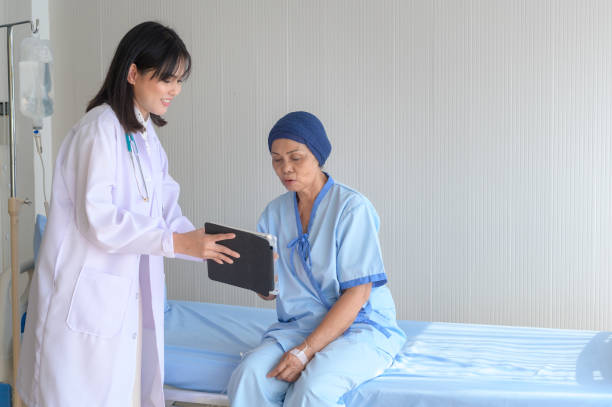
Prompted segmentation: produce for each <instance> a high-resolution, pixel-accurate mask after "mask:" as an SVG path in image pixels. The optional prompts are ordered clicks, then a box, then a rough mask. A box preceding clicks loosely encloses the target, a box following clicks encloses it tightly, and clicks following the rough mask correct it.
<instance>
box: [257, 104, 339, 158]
mask: <svg viewBox="0 0 612 407" xmlns="http://www.w3.org/2000/svg"><path fill="white" fill-rule="evenodd" d="M279 138H286V139H290V140H293V141H297V142H298V143H301V144H305V145H306V147H308V149H309V150H310V151H311V152H312V154H313V155H314V156H315V158H316V159H317V161H318V162H319V165H321V166H322V165H323V164H324V163H325V161H326V160H327V157H329V153H331V144H330V142H329V139H328V138H327V134H326V133H325V128H324V127H323V124H322V123H321V121H320V120H319V119H317V117H316V116H315V115H313V114H311V113H308V112H291V113H288V114H286V115H285V116H283V117H282V118H281V119H280V120H279V121H277V122H276V124H275V125H274V127H272V130H270V135H269V136H268V149H269V150H270V151H272V143H273V142H274V140H276V139H279Z"/></svg>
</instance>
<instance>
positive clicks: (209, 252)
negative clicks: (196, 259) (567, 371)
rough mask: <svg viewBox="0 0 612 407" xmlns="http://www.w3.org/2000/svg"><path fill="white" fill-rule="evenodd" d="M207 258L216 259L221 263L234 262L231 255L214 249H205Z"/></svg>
mask: <svg viewBox="0 0 612 407" xmlns="http://www.w3.org/2000/svg"><path fill="white" fill-rule="evenodd" d="M203 257H204V258H205V259H211V260H214V261H216V262H217V263H219V264H223V262H225V263H229V264H232V263H234V260H232V258H231V257H228V256H226V255H225V254H223V253H221V252H218V251H215V250H213V249H205V250H204V256H203Z"/></svg>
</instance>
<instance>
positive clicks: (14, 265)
mask: <svg viewBox="0 0 612 407" xmlns="http://www.w3.org/2000/svg"><path fill="white" fill-rule="evenodd" d="M22 24H30V29H31V30H32V33H34V34H35V33H37V32H38V19H36V21H35V22H34V21H30V20H28V21H19V22H16V23H10V24H3V25H0V28H4V27H6V30H7V37H6V52H7V65H8V92H9V97H8V99H9V100H8V105H9V154H10V162H9V164H10V182H11V195H10V198H9V200H8V212H9V217H10V220H11V297H12V319H13V405H14V406H15V407H21V399H20V398H19V394H18V393H17V367H18V366H19V348H20V342H21V340H20V334H21V329H20V323H19V322H20V318H19V309H18V308H19V304H18V298H17V296H18V291H19V290H18V288H19V287H18V285H19V284H18V280H17V279H18V278H19V240H18V237H19V209H20V207H21V205H23V204H26V205H29V204H31V202H30V201H29V200H28V199H27V198H26V199H18V198H17V185H16V182H15V178H16V174H15V172H16V163H15V158H16V152H17V149H16V142H15V89H14V86H15V78H14V74H13V27H14V26H17V25H22Z"/></svg>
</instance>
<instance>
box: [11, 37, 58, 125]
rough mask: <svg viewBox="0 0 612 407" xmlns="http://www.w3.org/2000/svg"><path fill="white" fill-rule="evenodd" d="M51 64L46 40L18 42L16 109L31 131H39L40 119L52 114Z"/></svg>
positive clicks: (51, 59) (26, 39)
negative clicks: (19, 43)
mask: <svg viewBox="0 0 612 407" xmlns="http://www.w3.org/2000/svg"><path fill="white" fill-rule="evenodd" d="M52 62H53V55H52V54H51V47H50V44H49V40H41V39H40V38H34V37H29V38H25V39H24V40H23V41H22V42H21V60H20V61H19V85H20V86H19V102H20V103H19V107H20V110H21V113H23V114H24V115H25V116H27V117H29V118H30V119H32V120H33V121H34V127H39V128H40V127H42V119H43V118H44V117H47V116H51V114H53V87H52V84H51V64H52Z"/></svg>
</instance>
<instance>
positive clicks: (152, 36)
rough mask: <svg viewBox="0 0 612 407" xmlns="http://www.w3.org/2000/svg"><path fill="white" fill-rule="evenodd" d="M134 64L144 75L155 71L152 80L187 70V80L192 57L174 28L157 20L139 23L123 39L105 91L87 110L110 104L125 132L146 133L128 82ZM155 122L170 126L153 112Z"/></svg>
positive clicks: (104, 87)
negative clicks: (140, 121)
mask: <svg viewBox="0 0 612 407" xmlns="http://www.w3.org/2000/svg"><path fill="white" fill-rule="evenodd" d="M132 64H136V67H137V68H138V72H140V73H145V72H147V71H151V70H152V71H153V76H152V78H153V79H155V78H157V79H158V80H166V79H168V78H171V77H172V76H174V75H175V74H176V73H177V71H178V69H180V68H183V69H184V72H183V74H182V77H181V78H180V79H182V80H185V79H187V77H188V76H189V73H190V72H191V55H189V52H188V51H187V47H185V44H184V43H183V41H182V40H181V38H180V37H179V36H178V34H177V33H176V32H175V31H174V30H173V29H171V28H169V27H165V26H163V25H161V24H159V23H156V22H154V21H147V22H144V23H141V24H138V25H137V26H135V27H134V28H132V29H131V30H130V31H128V33H127V34H125V36H124V37H123V38H122V39H121V41H120V42H119V45H118V46H117V50H116V51H115V56H114V57H113V60H112V62H111V64H110V67H109V68H108V73H107V74H106V79H104V83H103V84H102V88H101V89H100V90H99V91H98V94H97V95H96V96H95V97H94V98H93V99H92V100H91V101H90V102H89V104H88V105H87V109H86V111H87V112H88V111H90V110H91V109H93V108H94V107H96V106H100V105H102V104H104V103H107V104H109V105H110V106H111V108H112V109H113V111H114V112H115V114H116V115H117V118H118V119H119V123H121V126H123V129H124V130H125V131H126V132H130V133H131V132H135V131H141V130H143V128H142V126H141V125H140V123H139V122H138V119H136V113H134V88H133V85H132V84H130V83H129V82H128V81H127V77H128V72H129V69H130V66H131V65H132ZM151 120H153V123H155V124H156V125H157V126H164V125H165V124H166V121H165V120H164V119H163V118H162V117H161V116H158V115H156V114H153V113H151Z"/></svg>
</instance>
